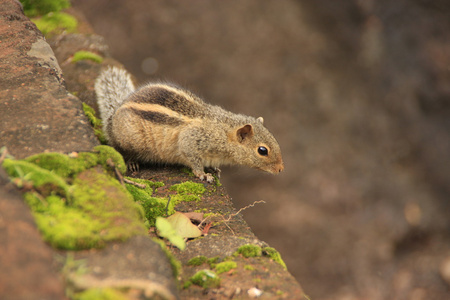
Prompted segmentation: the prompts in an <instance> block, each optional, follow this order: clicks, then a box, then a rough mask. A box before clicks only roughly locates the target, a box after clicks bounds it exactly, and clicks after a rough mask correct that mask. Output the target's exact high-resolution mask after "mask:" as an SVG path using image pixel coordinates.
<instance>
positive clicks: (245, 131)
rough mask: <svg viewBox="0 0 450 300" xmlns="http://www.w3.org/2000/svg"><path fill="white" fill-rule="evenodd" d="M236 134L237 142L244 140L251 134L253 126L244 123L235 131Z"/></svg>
mask: <svg viewBox="0 0 450 300" xmlns="http://www.w3.org/2000/svg"><path fill="white" fill-rule="evenodd" d="M236 135H237V138H238V141H239V142H242V141H244V140H245V139H247V138H250V137H252V136H253V127H252V125H250V124H247V125H244V126H243V127H241V128H239V129H238V130H237V131H236Z"/></svg>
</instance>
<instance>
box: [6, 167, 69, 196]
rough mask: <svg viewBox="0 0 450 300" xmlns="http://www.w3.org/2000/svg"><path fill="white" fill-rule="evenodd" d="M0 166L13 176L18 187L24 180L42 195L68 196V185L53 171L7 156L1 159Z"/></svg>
mask: <svg viewBox="0 0 450 300" xmlns="http://www.w3.org/2000/svg"><path fill="white" fill-rule="evenodd" d="M2 166H3V168H4V169H5V171H6V172H7V173H8V175H9V176H10V177H15V181H16V184H17V185H18V186H19V187H21V185H22V184H24V183H25V182H30V183H31V184H32V186H33V187H34V188H35V189H36V190H38V191H39V193H41V195H42V196H44V197H46V196H48V195H50V194H58V195H60V196H62V197H69V196H70V195H69V185H68V184H67V183H66V181H65V180H64V179H63V178H61V177H60V176H58V175H57V174H55V173H54V172H51V171H49V170H45V169H43V168H40V167H39V166H36V165H34V164H32V163H30V162H27V161H22V160H13V159H8V158H7V159H5V160H4V161H3V165H2Z"/></svg>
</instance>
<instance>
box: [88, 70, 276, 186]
mask: <svg viewBox="0 0 450 300" xmlns="http://www.w3.org/2000/svg"><path fill="white" fill-rule="evenodd" d="M118 72H119V71H118V70H115V69H114V68H113V69H109V70H106V71H105V72H104V73H103V74H101V75H100V77H99V78H98V79H97V82H96V91H97V90H100V91H101V92H103V94H102V95H100V97H99V96H97V97H98V99H99V106H100V107H102V103H100V102H101V101H106V100H107V99H108V96H107V94H108V92H106V93H105V89H104V88H103V89H102V88H101V87H100V86H101V85H102V84H103V82H104V81H106V80H107V79H106V78H108V80H111V79H110V78H112V77H114V78H116V77H120V76H117V73H118ZM110 73H114V76H112V75H111V74H110ZM111 86H113V85H111ZM119 86H120V85H119ZM97 94H98V93H97ZM110 94H111V95H116V94H120V93H119V92H117V91H116V92H114V91H111V93H110ZM116 102H121V104H120V105H119V106H118V107H115V108H114V109H112V111H109V112H108V113H106V114H103V115H102V118H103V119H104V120H107V122H106V127H105V129H106V131H107V136H108V139H109V142H110V144H111V145H112V146H114V147H116V148H117V149H118V150H119V151H121V152H122V153H123V154H124V156H125V157H126V158H127V159H128V160H131V161H134V162H156V163H167V164H183V165H186V166H189V167H190V168H192V171H193V172H194V174H195V175H196V176H198V177H199V178H201V179H203V180H207V181H208V182H211V181H212V180H213V177H212V175H211V174H207V173H205V172H204V168H205V167H212V168H215V169H217V168H218V167H219V166H221V165H245V166H249V167H252V168H256V169H260V170H263V171H266V172H269V173H273V174H277V173H279V172H281V171H282V170H283V168H284V166H283V160H282V157H281V151H280V147H279V145H278V143H277V141H276V140H275V138H274V137H273V135H272V134H271V133H270V132H269V131H268V130H267V129H266V128H265V127H264V126H263V121H262V118H258V119H255V118H253V117H249V116H245V115H241V114H234V113H231V112H229V111H226V110H224V109H222V108H220V107H218V106H214V105H210V104H207V103H205V102H204V101H203V100H201V99H200V98H198V97H197V96H195V95H194V94H192V93H191V92H189V91H186V90H184V89H182V88H179V87H176V86H174V85H168V84H161V83H154V84H153V83H152V84H147V85H145V86H143V87H141V88H140V89H137V90H136V91H134V92H132V93H130V94H129V95H127V96H126V97H124V99H121V101H116ZM105 105H106V104H103V106H105ZM259 147H265V148H266V149H267V155H264V151H258V148H259ZM259 152H262V153H263V155H262V154H261V153H259Z"/></svg>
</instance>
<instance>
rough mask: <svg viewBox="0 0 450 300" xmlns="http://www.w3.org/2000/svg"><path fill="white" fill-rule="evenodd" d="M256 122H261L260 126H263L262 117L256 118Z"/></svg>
mask: <svg viewBox="0 0 450 300" xmlns="http://www.w3.org/2000/svg"><path fill="white" fill-rule="evenodd" d="M256 120H257V121H259V122H261V124H264V119H263V117H259V118H257V119H256Z"/></svg>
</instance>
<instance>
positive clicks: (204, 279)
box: [189, 270, 220, 289]
mask: <svg viewBox="0 0 450 300" xmlns="http://www.w3.org/2000/svg"><path fill="white" fill-rule="evenodd" d="M189 280H190V281H191V282H192V283H193V284H195V285H198V286H200V287H202V288H205V289H210V288H218V287H220V277H219V276H217V274H216V273H214V272H213V271H211V270H201V271H198V272H197V273H195V274H194V276H192V277H191V278H190V279H189Z"/></svg>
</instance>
